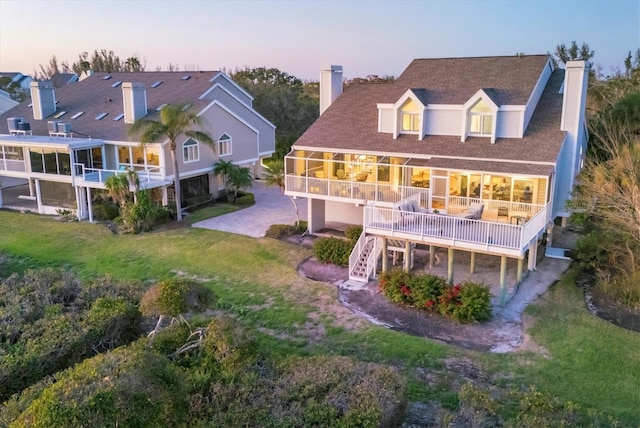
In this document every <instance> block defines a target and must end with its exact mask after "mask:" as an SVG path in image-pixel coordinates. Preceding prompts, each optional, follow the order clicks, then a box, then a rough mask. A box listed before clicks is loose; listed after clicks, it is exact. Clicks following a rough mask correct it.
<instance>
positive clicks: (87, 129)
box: [0, 71, 219, 141]
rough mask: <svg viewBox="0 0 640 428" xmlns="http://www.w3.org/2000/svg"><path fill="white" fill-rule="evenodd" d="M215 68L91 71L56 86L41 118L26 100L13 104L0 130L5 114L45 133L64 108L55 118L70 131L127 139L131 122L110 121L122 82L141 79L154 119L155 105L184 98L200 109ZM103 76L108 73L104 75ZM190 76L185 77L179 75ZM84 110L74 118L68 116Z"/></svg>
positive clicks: (121, 110) (116, 112) (117, 111)
mask: <svg viewBox="0 0 640 428" xmlns="http://www.w3.org/2000/svg"><path fill="white" fill-rule="evenodd" d="M218 73H219V72H218V71H192V72H186V71H180V72H122V73H104V72H95V73H94V74H93V75H91V76H89V77H87V78H86V79H84V80H82V81H78V82H72V83H69V84H67V85H64V86H62V87H60V88H59V89H56V92H55V96H56V100H57V101H58V104H57V110H56V113H54V114H52V115H50V116H49V117H48V118H45V119H44V120H35V119H34V118H33V111H32V108H31V107H29V104H30V103H31V102H30V101H26V102H22V103H21V104H20V105H19V106H16V107H15V108H13V109H12V110H11V111H10V113H9V112H7V113H5V114H3V115H0V130H1V131H0V133H5V132H6V131H7V130H6V128H5V126H6V118H8V117H14V116H16V117H23V118H24V120H25V121H26V122H29V123H30V124H31V129H32V131H33V135H48V130H47V121H48V120H53V119H52V118H53V116H55V114H57V113H59V112H61V111H66V112H67V113H66V114H65V115H64V116H62V117H60V118H59V119H57V120H61V121H64V122H69V123H71V127H72V130H73V132H74V134H77V135H79V136H91V137H93V138H100V139H104V140H112V141H129V140H130V138H129V136H128V129H129V127H130V126H131V125H128V124H125V123H124V119H121V120H118V121H114V118H116V117H117V116H118V115H120V114H122V113H124V106H123V98H122V83H120V84H118V85H115V84H116V82H137V83H143V84H144V85H145V88H146V93H147V107H148V114H147V116H145V117H146V118H148V119H157V118H158V115H159V113H158V112H156V108H158V107H159V106H161V105H162V104H175V103H182V102H187V103H190V104H192V106H193V108H195V110H196V111H201V110H202V109H203V108H204V107H205V106H207V105H208V104H209V103H210V102H211V100H199V99H198V98H199V97H200V95H202V94H203V93H204V92H205V91H206V90H207V89H208V88H209V87H210V86H211V83H209V80H210V79H212V78H213V77H214V76H215V75H217V74H218ZM107 76H111V77H109V78H107ZM184 76H190V78H189V79H183V77H184ZM159 81H161V82H162V83H161V84H159V85H158V86H156V87H155V88H153V87H151V85H153V84H154V83H155V82H159ZM79 112H84V114H82V115H81V116H79V117H78V118H76V119H72V117H73V116H74V115H75V114H77V113H79ZM102 113H107V115H106V116H105V117H104V118H103V119H101V120H95V118H96V117H97V116H98V115H101V114H102Z"/></svg>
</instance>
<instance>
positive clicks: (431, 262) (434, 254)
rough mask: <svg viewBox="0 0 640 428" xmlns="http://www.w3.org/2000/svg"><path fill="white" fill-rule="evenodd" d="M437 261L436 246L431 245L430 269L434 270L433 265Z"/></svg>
mask: <svg viewBox="0 0 640 428" xmlns="http://www.w3.org/2000/svg"><path fill="white" fill-rule="evenodd" d="M435 262H436V246H435V245H429V270H433V265H434V264H435Z"/></svg>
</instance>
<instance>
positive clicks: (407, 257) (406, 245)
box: [402, 241, 411, 272]
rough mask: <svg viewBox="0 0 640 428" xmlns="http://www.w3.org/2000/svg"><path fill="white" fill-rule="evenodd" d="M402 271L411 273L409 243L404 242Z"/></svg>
mask: <svg viewBox="0 0 640 428" xmlns="http://www.w3.org/2000/svg"><path fill="white" fill-rule="evenodd" d="M402 261H403V262H404V263H403V264H404V271H405V272H409V271H411V242H409V241H404V260H402Z"/></svg>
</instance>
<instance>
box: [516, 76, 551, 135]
mask: <svg viewBox="0 0 640 428" xmlns="http://www.w3.org/2000/svg"><path fill="white" fill-rule="evenodd" d="M552 73H553V70H552V69H551V67H549V66H548V65H547V66H545V68H544V70H542V74H541V75H540V77H539V78H538V82H537V83H536V86H535V88H534V89H533V92H531V96H530V97H529V100H528V101H527V105H526V106H525V111H524V129H523V130H522V132H523V134H524V131H526V129H527V126H529V121H530V120H531V116H533V112H534V111H535V109H536V106H537V105H538V101H540V97H541V96H542V92H543V91H544V88H545V87H546V86H547V82H548V81H549V78H550V77H551V74H552Z"/></svg>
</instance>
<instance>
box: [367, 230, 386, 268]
mask: <svg viewBox="0 0 640 428" xmlns="http://www.w3.org/2000/svg"><path fill="white" fill-rule="evenodd" d="M381 252H382V238H380V237H377V238H375V241H374V242H373V250H371V252H370V253H369V257H367V278H371V277H373V278H375V277H376V266H377V264H378V258H379V257H380V253H381Z"/></svg>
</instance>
